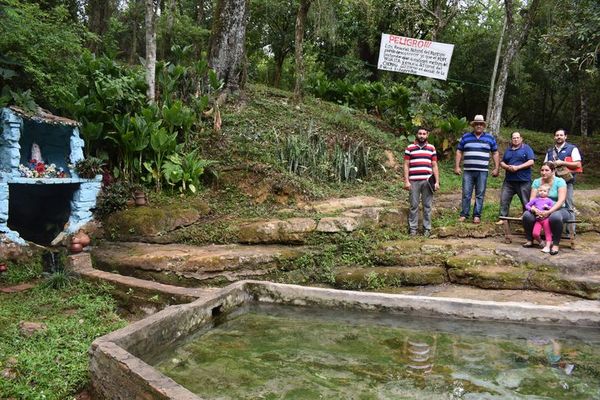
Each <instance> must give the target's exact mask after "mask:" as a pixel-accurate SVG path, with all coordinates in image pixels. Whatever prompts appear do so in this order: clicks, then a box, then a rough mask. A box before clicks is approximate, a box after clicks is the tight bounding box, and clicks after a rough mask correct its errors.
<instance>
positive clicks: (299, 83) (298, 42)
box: [294, 0, 312, 101]
mask: <svg viewBox="0 0 600 400" xmlns="http://www.w3.org/2000/svg"><path fill="white" fill-rule="evenodd" d="M311 2H312V0H300V5H299V6H298V13H297V14H296V34H295V41H294V54H295V58H296V84H295V86H294V99H295V100H296V101H300V100H301V99H302V94H303V85H304V50H303V45H304V25H305V24H306V17H307V16H308V10H309V9H310V4H311Z"/></svg>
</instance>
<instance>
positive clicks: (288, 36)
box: [248, 0, 297, 87]
mask: <svg viewBox="0 0 600 400" xmlns="http://www.w3.org/2000/svg"><path fill="white" fill-rule="evenodd" d="M296 4H297V1H296V0H276V1H272V0H253V1H252V3H251V10H250V20H249V21H248V43H249V49H248V51H249V52H252V51H254V52H264V49H265V47H267V48H268V49H269V50H270V52H271V53H272V59H273V62H274V67H275V72H274V74H273V81H272V82H273V86H275V87H279V86H280V81H281V75H282V70H283V64H284V62H285V60H286V58H287V57H288V56H289V55H290V54H291V53H292V52H293V51H294V24H295V21H296V8H297V7H296Z"/></svg>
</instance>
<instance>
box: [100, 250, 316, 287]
mask: <svg viewBox="0 0 600 400" xmlns="http://www.w3.org/2000/svg"><path fill="white" fill-rule="evenodd" d="M308 252H310V249H308V248H305V247H290V246H278V245H272V246H265V245H257V246H243V245H238V244H230V245H209V246H191V245H181V244H167V245H159V244H148V243H138V242H125V243H103V244H102V245H100V246H98V247H96V248H94V249H92V253H91V254H92V258H93V263H94V267H95V268H98V269H102V270H105V271H110V272H112V271H116V272H118V273H120V274H122V275H129V276H134V277H137V278H141V279H148V280H154V281H158V282H162V283H167V284H173V285H177V286H187V287H190V286H201V285H207V284H208V285H210V284H220V283H227V282H233V281H237V280H241V279H248V278H258V277H260V276H262V275H265V274H267V273H269V272H271V271H273V270H275V269H277V268H278V267H280V266H281V265H282V263H284V262H286V261H291V260H293V259H295V258H297V257H299V256H301V255H303V254H306V253H308Z"/></svg>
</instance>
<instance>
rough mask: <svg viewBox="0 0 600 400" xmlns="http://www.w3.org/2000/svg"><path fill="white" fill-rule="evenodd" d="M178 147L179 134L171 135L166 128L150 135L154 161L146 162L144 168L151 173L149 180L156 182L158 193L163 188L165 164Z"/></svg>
mask: <svg viewBox="0 0 600 400" xmlns="http://www.w3.org/2000/svg"><path fill="white" fill-rule="evenodd" d="M176 145H177V132H173V133H169V132H167V130H166V129H165V128H159V129H156V130H154V131H152V132H151V133H150V147H151V149H152V151H153V152H154V153H153V156H152V161H146V162H144V168H146V170H147V171H148V172H149V173H150V178H149V179H148V180H150V181H154V184H155V187H156V191H157V192H160V190H161V188H162V178H163V175H162V171H163V164H164V162H165V158H166V157H167V155H169V154H171V153H173V152H174V151H175V147H176Z"/></svg>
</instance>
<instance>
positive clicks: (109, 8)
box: [86, 0, 116, 52]
mask: <svg viewBox="0 0 600 400" xmlns="http://www.w3.org/2000/svg"><path fill="white" fill-rule="evenodd" d="M115 9H116V4H115V2H114V0H88V2H87V7H86V12H87V17H88V29H89V30H90V32H93V33H95V34H96V35H97V36H98V38H99V40H98V41H94V42H92V43H91V44H90V49H91V50H92V51H93V52H97V51H99V50H100V47H101V46H100V43H101V41H100V39H101V38H102V37H103V36H104V34H105V33H106V31H107V30H108V24H109V21H110V17H111V16H112V15H113V12H114V11H115Z"/></svg>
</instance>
